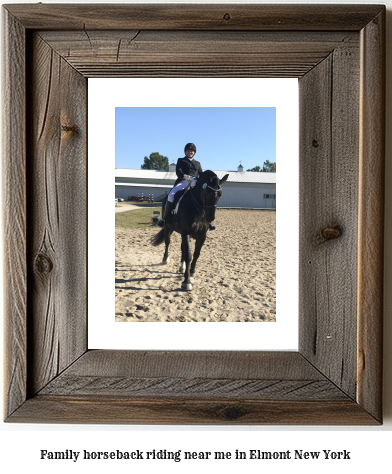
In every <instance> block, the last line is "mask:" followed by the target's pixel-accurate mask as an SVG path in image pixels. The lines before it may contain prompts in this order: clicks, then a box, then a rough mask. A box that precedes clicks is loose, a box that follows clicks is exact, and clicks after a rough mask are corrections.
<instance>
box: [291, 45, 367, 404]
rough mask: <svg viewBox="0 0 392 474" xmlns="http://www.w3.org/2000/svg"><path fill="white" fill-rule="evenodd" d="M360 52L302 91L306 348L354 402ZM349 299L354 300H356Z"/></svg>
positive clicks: (328, 64) (342, 54)
mask: <svg viewBox="0 0 392 474" xmlns="http://www.w3.org/2000/svg"><path fill="white" fill-rule="evenodd" d="M358 64H359V50H358V49H357V51H354V50H353V49H352V48H351V49H350V50H347V49H346V48H345V47H341V48H337V49H335V51H334V52H333V54H331V55H329V56H328V57H327V58H326V59H325V60H324V61H323V62H322V63H321V64H319V65H318V66H317V67H316V68H314V69H313V70H312V71H311V72H310V73H309V74H307V75H306V76H305V77H304V78H302V79H301V80H300V82H299V84H300V103H301V111H300V121H301V126H300V129H301V133H300V149H301V150H302V153H301V155H300V242H301V244H300V278H299V281H300V290H299V291H300V310H299V313H300V347H301V352H302V353H303V354H304V355H305V356H306V357H307V358H308V360H309V361H311V362H312V363H313V364H315V366H316V367H317V368H319V370H321V371H322V373H323V374H325V375H327V376H328V377H329V378H330V379H331V380H332V381H334V382H335V383H336V384H338V386H339V387H341V388H342V389H343V390H344V391H345V392H346V393H348V394H349V395H350V396H351V397H353V398H355V393H356V364H357V353H356V330H357V328H356V322H357V301H356V298H355V297H354V295H356V293H357V281H356V275H357V260H356V253H357V244H358V239H357V232H358V220H357V219H358V215H357V213H358V191H357V183H358V147H359V145H358V143H359V127H358V121H357V117H358V115H359V110H358V108H359V67H358ZM350 296H351V297H350Z"/></svg>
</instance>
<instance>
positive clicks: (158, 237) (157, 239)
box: [151, 228, 165, 247]
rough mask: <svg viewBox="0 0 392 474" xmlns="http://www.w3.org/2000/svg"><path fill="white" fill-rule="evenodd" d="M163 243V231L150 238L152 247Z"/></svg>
mask: <svg viewBox="0 0 392 474" xmlns="http://www.w3.org/2000/svg"><path fill="white" fill-rule="evenodd" d="M164 241H165V229H164V228H163V229H161V230H160V231H159V232H158V233H157V234H156V235H154V237H152V238H151V243H152V245H153V246H154V247H157V246H158V245H161V244H162V243H163V242H164Z"/></svg>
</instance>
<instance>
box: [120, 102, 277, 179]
mask: <svg viewBox="0 0 392 474" xmlns="http://www.w3.org/2000/svg"><path fill="white" fill-rule="evenodd" d="M188 142H192V143H194V144H195V145H196V147H197V153H196V156H195V158H196V160H198V161H200V163H201V165H202V168H203V169H212V170H236V169H237V167H238V165H239V164H240V162H241V164H242V166H243V167H244V170H247V169H250V168H253V167H255V166H257V165H259V166H262V165H263V163H264V161H266V160H269V161H272V162H275V161H276V109H275V107H116V153H115V155H116V163H115V167H116V168H133V169H140V167H141V165H142V164H143V163H144V157H145V156H149V155H150V154H151V153H153V152H156V151H157V152H159V153H160V154H161V155H163V156H167V157H168V158H169V163H176V162H177V159H178V158H180V157H182V156H184V146H185V144H186V143H188Z"/></svg>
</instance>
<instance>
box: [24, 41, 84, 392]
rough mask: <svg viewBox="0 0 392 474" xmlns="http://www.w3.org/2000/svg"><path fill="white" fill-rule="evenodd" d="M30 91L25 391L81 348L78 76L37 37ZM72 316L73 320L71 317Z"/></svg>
mask: <svg viewBox="0 0 392 474" xmlns="http://www.w3.org/2000/svg"><path fill="white" fill-rule="evenodd" d="M29 39H30V42H31V44H32V57H33V61H32V71H31V72H32V74H31V84H30V94H31V98H32V99H31V100H32V110H33V113H32V115H31V117H30V124H31V130H30V137H31V146H30V148H31V149H30V156H29V158H30V159H29V164H28V175H29V187H28V209H29V216H30V220H29V223H28V225H29V232H30V239H29V252H28V253H29V279H30V285H31V286H30V290H31V294H30V300H29V302H30V311H31V318H30V321H31V322H30V325H31V327H30V338H29V349H30V353H31V356H32V360H33V361H34V362H33V363H32V364H31V365H30V373H29V389H30V391H31V393H32V394H34V393H36V392H37V391H38V390H39V389H40V388H42V387H43V386H44V385H46V384H47V383H48V382H49V381H50V380H52V379H53V377H55V376H56V375H58V374H59V373H60V372H61V371H62V370H64V369H65V368H66V367H68V365H69V364H71V363H72V362H73V361H74V360H75V359H76V358H77V357H79V356H80V355H81V354H83V353H84V352H85V351H86V349H87V344H86V339H87V334H86V319H87V301H86V295H87V200H86V194H87V161H86V146H87V145H86V117H87V110H86V105H87V104H86V79H85V78H84V77H83V76H81V75H80V74H79V73H77V72H76V71H75V70H74V69H73V68H71V67H70V66H69V65H68V64H67V63H66V62H65V61H64V60H63V59H62V58H61V57H60V56H58V55H57V53H55V52H54V51H53V50H52V49H51V48H50V47H49V46H48V45H47V44H46V43H44V42H43V41H42V40H41V39H40V38H39V37H38V36H37V35H32V37H30V38H29ZM75 315H78V318H79V320H80V321H77V320H76V318H75Z"/></svg>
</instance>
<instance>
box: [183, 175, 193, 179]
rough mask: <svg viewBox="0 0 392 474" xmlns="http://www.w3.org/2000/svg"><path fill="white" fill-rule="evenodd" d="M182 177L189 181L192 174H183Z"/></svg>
mask: <svg viewBox="0 0 392 474" xmlns="http://www.w3.org/2000/svg"><path fill="white" fill-rule="evenodd" d="M184 179H186V180H187V181H190V180H191V179H192V176H189V174H184Z"/></svg>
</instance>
